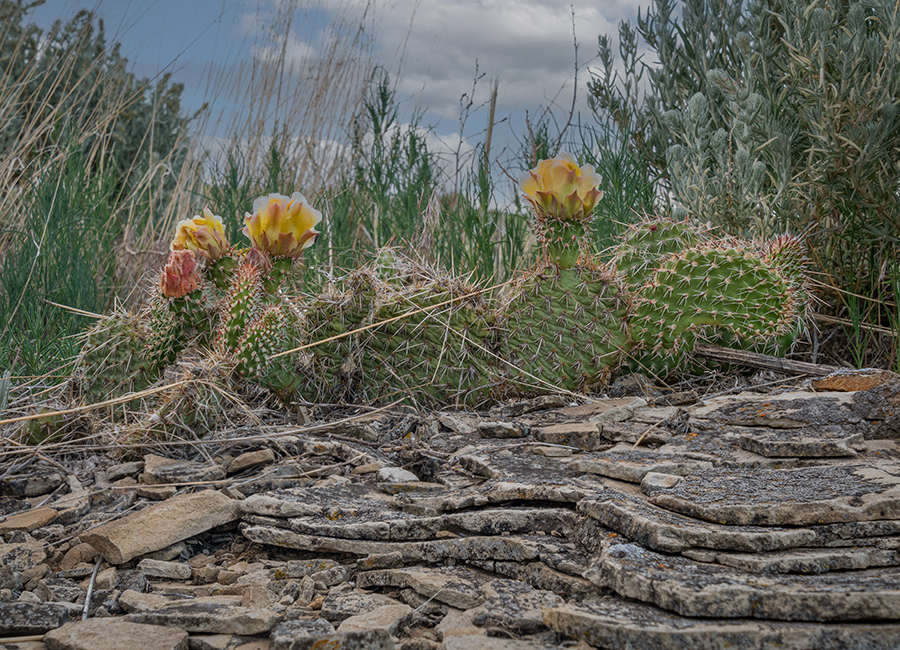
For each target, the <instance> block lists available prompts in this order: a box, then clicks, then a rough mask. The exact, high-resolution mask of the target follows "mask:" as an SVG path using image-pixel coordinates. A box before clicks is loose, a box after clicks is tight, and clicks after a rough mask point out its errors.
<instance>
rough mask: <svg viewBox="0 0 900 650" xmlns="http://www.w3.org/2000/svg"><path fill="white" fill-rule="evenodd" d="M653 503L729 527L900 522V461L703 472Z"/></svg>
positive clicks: (660, 492) (659, 492) (657, 492)
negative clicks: (880, 520)
mask: <svg viewBox="0 0 900 650" xmlns="http://www.w3.org/2000/svg"><path fill="white" fill-rule="evenodd" d="M650 496H651V501H652V502H653V503H654V504H656V505H658V506H661V507H663V508H666V509H669V510H672V511H674V512H678V513H681V514H683V515H687V516H689V517H696V518H698V519H704V520H706V521H713V522H717V523H722V524H728V525H743V526H749V525H757V526H758V525H768V526H782V525H792V526H803V525H812V524H826V523H833V522H847V521H872V520H879V519H900V463H893V462H883V463H878V464H861V463H858V464H849V465H839V466H831V467H804V468H798V469H788V470H775V469H756V470H749V471H744V470H740V469H730V468H713V469H708V470H702V471H699V472H697V473H696V474H694V475H692V476H688V477H683V478H681V479H680V480H678V481H677V482H676V483H675V484H674V485H673V486H672V487H660V488H655V489H654V490H653V491H652V493H651V494H650Z"/></svg>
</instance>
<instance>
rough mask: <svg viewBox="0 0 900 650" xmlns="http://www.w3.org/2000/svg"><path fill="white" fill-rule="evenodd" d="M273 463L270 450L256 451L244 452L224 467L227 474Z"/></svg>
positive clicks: (272, 454)
mask: <svg viewBox="0 0 900 650" xmlns="http://www.w3.org/2000/svg"><path fill="white" fill-rule="evenodd" d="M274 462H275V452H274V451H272V450H271V449H268V448H267V449H258V450H256V451H246V452H244V453H243V454H241V455H240V456H237V457H236V458H233V459H232V460H231V461H230V462H229V463H228V465H227V466H226V468H225V469H226V471H227V472H228V473H229V474H234V473H235V472H240V471H242V470H245V469H248V468H250V467H256V466H257V465H264V464H266V463H274Z"/></svg>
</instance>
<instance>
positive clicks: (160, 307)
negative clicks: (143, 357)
mask: <svg viewBox="0 0 900 650" xmlns="http://www.w3.org/2000/svg"><path fill="white" fill-rule="evenodd" d="M146 321H147V330H148V332H147V333H148V341H147V359H148V361H149V362H150V365H151V367H155V368H159V369H162V368H165V367H166V366H169V365H171V364H173V363H175V359H176V358H177V357H178V353H179V352H181V351H182V350H183V349H184V345H185V343H186V342H187V341H186V339H187V334H186V333H185V331H184V326H183V324H182V322H181V320H180V319H179V318H178V317H177V316H176V315H175V313H174V312H173V310H172V309H171V305H170V304H169V301H168V300H167V299H166V298H164V297H163V296H162V295H160V294H156V295H154V296H153V297H152V298H151V299H150V301H149V302H148V303H147V313H146Z"/></svg>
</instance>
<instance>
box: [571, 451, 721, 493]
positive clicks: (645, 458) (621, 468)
mask: <svg viewBox="0 0 900 650" xmlns="http://www.w3.org/2000/svg"><path fill="white" fill-rule="evenodd" d="M709 467H712V463H711V462H707V461H698V460H694V459H691V458H689V457H687V456H684V455H680V454H664V453H660V452H658V451H644V450H642V449H637V450H635V449H632V446H631V445H623V444H619V445H616V446H615V447H613V448H612V449H608V450H607V451H604V452H601V453H596V454H582V455H581V456H579V458H578V459H577V460H574V461H573V462H571V463H569V469H571V470H573V471H576V472H585V473H591V474H600V475H601V476H608V477H609V478H614V479H618V480H620V481H628V482H630V483H640V482H641V480H642V479H643V478H644V476H645V475H646V474H647V473H648V472H660V473H663V474H673V475H676V476H687V475H688V474H693V473H694V472H696V471H698V470H701V469H706V468H709Z"/></svg>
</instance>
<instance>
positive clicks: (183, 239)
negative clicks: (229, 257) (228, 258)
mask: <svg viewBox="0 0 900 650" xmlns="http://www.w3.org/2000/svg"><path fill="white" fill-rule="evenodd" d="M171 249H172V250H173V251H184V250H189V251H192V252H193V253H194V255H195V256H196V257H197V259H199V260H201V261H202V260H205V261H208V262H214V261H216V260H217V259H219V258H220V257H222V256H223V255H224V254H225V253H226V252H227V251H228V240H227V239H226V237H225V227H224V226H223V225H222V217H219V216H217V215H215V214H213V213H212V210H210V209H209V208H208V207H206V208H203V215H202V216H200V215H197V216H194V218H193V219H183V220H182V221H179V222H178V225H176V226H175V239H173V240H172V246H171Z"/></svg>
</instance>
